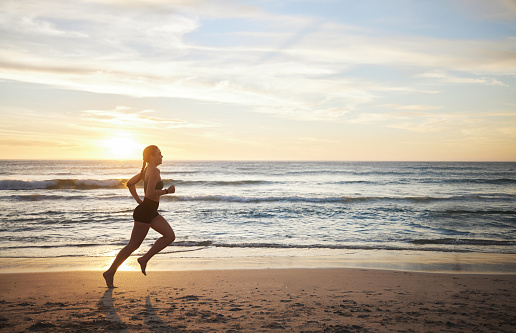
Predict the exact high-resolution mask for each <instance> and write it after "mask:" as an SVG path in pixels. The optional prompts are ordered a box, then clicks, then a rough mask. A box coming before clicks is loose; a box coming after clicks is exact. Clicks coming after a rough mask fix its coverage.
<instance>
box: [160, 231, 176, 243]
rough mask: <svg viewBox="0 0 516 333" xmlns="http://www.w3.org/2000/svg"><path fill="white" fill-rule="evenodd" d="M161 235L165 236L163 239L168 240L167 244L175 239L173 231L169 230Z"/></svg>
mask: <svg viewBox="0 0 516 333" xmlns="http://www.w3.org/2000/svg"><path fill="white" fill-rule="evenodd" d="M163 237H165V240H166V241H167V242H168V244H169V245H170V244H172V243H173V242H174V241H175V240H176V234H175V233H174V231H171V232H170V233H168V234H167V235H164V236H163Z"/></svg>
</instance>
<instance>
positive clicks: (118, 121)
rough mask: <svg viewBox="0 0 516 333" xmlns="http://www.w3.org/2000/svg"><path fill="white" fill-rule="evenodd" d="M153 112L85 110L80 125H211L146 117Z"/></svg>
mask: <svg viewBox="0 0 516 333" xmlns="http://www.w3.org/2000/svg"><path fill="white" fill-rule="evenodd" d="M149 113H155V111H154V110H143V111H134V110H131V108H128V107H124V106H117V107H116V108H115V109H114V110H85V111H82V112H81V113H80V121H81V123H89V124H101V125H104V126H108V127H110V128H119V129H133V128H146V129H152V128H156V129H157V128H180V127H190V128H193V127H211V126H214V125H213V124H207V123H204V124H201V123H190V122H187V121H185V120H179V119H170V118H160V117H152V116H148V115H147V114H149Z"/></svg>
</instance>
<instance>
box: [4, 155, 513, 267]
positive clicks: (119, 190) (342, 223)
mask: <svg viewBox="0 0 516 333" xmlns="http://www.w3.org/2000/svg"><path fill="white" fill-rule="evenodd" d="M140 168H141V162H140V161H15V160H3V161H0V261H1V260H4V261H8V260H10V262H11V263H12V262H21V261H20V260H25V261H27V260H32V259H34V260H35V259H45V260H47V259H53V258H74V259H77V258H81V259H84V260H87V259H89V258H91V259H94V258H97V259H98V258H104V259H105V260H108V261H109V260H112V259H113V257H114V255H115V254H116V253H117V252H118V251H119V250H120V249H121V248H122V247H123V246H124V245H125V244H126V243H127V241H128V239H129V237H130V234H131V229H132V224H133V221H132V210H133V209H134V207H135V206H136V202H135V201H134V199H133V198H132V197H131V195H130V193H129V191H128V190H127V188H126V187H125V186H124V183H125V182H126V181H127V179H129V178H130V177H132V176H133V175H134V174H136V173H137V172H139V170H140ZM160 170H161V177H162V179H163V181H164V183H165V185H166V186H168V185H171V184H174V185H175V186H176V193H175V194H173V195H168V196H163V197H162V198H161V202H160V207H159V212H160V214H161V215H163V216H164V217H165V219H167V221H169V223H170V224H171V226H172V228H173V229H174V231H175V233H176V241H175V242H174V243H173V244H172V245H171V246H170V247H168V248H166V249H165V250H164V251H163V252H162V253H160V254H158V255H157V256H156V258H161V261H164V260H165V259H166V263H165V264H164V265H165V266H166V267H167V268H168V269H170V270H174V260H177V262H188V261H194V260H197V261H198V262H199V260H200V261H201V262H202V261H203V260H205V261H210V262H215V263H216V262H217V261H219V262H221V263H222V262H229V261H234V260H239V261H242V260H243V261H245V260H259V259H260V258H267V260H266V262H267V263H268V264H271V265H269V266H273V267H275V266H274V263H275V262H283V263H285V260H286V259H287V260H288V261H289V262H292V261H295V260H296V259H301V258H307V257H312V259H313V261H314V262H318V261H320V262H322V261H324V262H325V264H324V265H323V266H325V267H329V266H337V267H340V266H346V263H348V264H349V263H350V262H351V261H352V262H355V264H356V261H358V262H363V263H365V262H367V261H368V260H367V258H369V257H376V258H378V253H382V255H384V258H388V259H385V260H377V265H376V266H374V265H372V267H379V268H382V267H384V266H385V265H387V266H388V264H389V263H388V262H383V261H395V260H396V258H402V257H404V256H407V255H414V254H417V255H418V256H422V257H425V258H428V257H434V258H448V259H449V258H463V259H460V260H461V262H462V263H463V264H464V262H465V259H464V258H481V257H482V258H484V257H485V258H486V259H485V260H484V261H485V265H484V266H483V268H482V269H480V270H481V271H484V270H487V271H489V270H490V268H489V265H488V264H489V261H490V260H491V259H488V258H493V257H492V256H493V255H494V256H502V257H497V258H505V259H503V260H502V261H503V263H502V264H497V266H496V267H497V268H496V269H495V271H502V272H509V273H516V264H515V261H514V258H515V256H514V255H515V254H516V205H515V203H516V163H494V162H493V163H487V162H482V163H473V162H457V163H454V162H294V161H293V162H267V161H258V162H250V161H238V162H234V161H227V162H223V161H166V160H165V161H164V164H163V165H161V166H160ZM140 185H141V184H140ZM138 191H139V193H140V195H142V196H143V188H142V187H139V188H138ZM158 237H159V235H158V234H157V233H155V232H149V235H148V236H147V239H146V240H145V241H144V243H143V244H142V246H141V247H140V249H138V250H137V252H135V253H134V255H139V254H140V255H141V253H144V252H145V251H146V250H147V249H148V248H149V247H150V246H151V245H152V243H153V242H154V241H155V240H156V239H157V238H158ZM385 256H387V257H385ZM360 258H361V259H360ZM448 259H446V260H447V261H449V260H448ZM457 260H459V259H457ZM468 260H470V259H468ZM416 261H417V260H416ZM437 261H438V260H437ZM452 261H453V260H452ZM470 261H471V260H470ZM382 262H383V264H384V266H382V265H381V263H382ZM448 263H449V264H450V265H451V266H450V267H457V263H456V262H455V263H454V262H448ZM378 264H379V265H378ZM390 264H392V262H391V263H390ZM278 265H279V264H278ZM293 265H295V264H293ZM312 265H316V264H312ZM280 266H281V265H280ZM366 266H367V265H366ZM466 266H467V265H462V268H459V270H461V269H464V270H466V271H467V270H468V269H467V268H464V267H466ZM486 267H487V268H486ZM398 268H399V267H398ZM473 271H474V269H473Z"/></svg>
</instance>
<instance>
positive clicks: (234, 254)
mask: <svg viewBox="0 0 516 333" xmlns="http://www.w3.org/2000/svg"><path fill="white" fill-rule="evenodd" d="M205 251H206V252H203V255H202V256H199V255H198V254H197V253H196V252H195V251H192V252H186V253H185V252H175V253H160V254H158V255H157V256H155V257H154V258H153V259H152V260H151V261H150V262H149V265H148V270H149V271H197V270H201V271H203V270H206V271H210V270H239V269H270V268H272V269H304V268H306V269H333V268H358V269H376V270H391V271H407V272H429V273H457V274H507V275H514V274H516V258H515V256H514V255H513V254H496V253H450V252H426V251H404V252H400V251H383V250H361V251H360V250H358V251H357V250H353V251H348V250H333V251H332V252H331V254H330V252H327V251H317V250H313V249H312V250H309V251H308V250H305V251H303V250H296V251H295V252H293V251H292V250H288V249H285V250H276V251H274V252H273V253H272V252H269V253H263V252H261V251H257V250H245V251H242V250H238V251H231V250H228V249H223V251H220V249H212V250H205ZM116 252H117V250H115V251H114V253H116ZM138 256H139V254H138V253H135V254H133V255H132V256H131V257H129V258H128V260H126V262H125V263H124V264H123V265H122V266H121V267H120V269H119V270H120V271H137V272H139V271H140V267H139V265H138V263H137V262H136V258H137V257H138ZM113 259H114V255H113V256H109V257H108V256H103V257H46V258H0V267H1V268H0V274H2V273H33V272H58V271H61V272H66V271H103V270H105V269H107V268H108V267H109V265H110V264H111V262H112V261H113Z"/></svg>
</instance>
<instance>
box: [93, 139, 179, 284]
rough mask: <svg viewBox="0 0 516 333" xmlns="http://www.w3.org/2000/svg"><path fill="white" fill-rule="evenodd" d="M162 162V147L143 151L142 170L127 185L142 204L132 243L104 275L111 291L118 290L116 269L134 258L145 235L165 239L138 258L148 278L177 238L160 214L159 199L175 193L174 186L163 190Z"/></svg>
mask: <svg viewBox="0 0 516 333" xmlns="http://www.w3.org/2000/svg"><path fill="white" fill-rule="evenodd" d="M162 162H163V156H162V155H161V151H160V150H159V148H158V147H156V146H148V147H147V148H145V149H144V150H143V166H142V171H141V172H140V173H138V174H137V175H135V176H134V177H133V178H131V179H130V180H129V181H128V182H127V187H128V188H129V192H131V195H132V196H133V198H134V199H135V200H136V202H138V206H137V207H136V208H135V209H134V212H133V218H134V226H133V231H132V233H131V239H130V240H129V244H127V245H126V246H125V247H124V248H123V249H122V250H120V252H119V253H118V255H117V256H116V258H115V260H114V261H113V263H112V264H111V267H109V269H108V270H107V271H105V272H104V274H103V275H104V279H105V280H106V284H107V286H108V288H115V286H114V285H113V279H114V276H115V273H116V270H117V269H118V267H120V265H121V264H122V263H123V262H124V261H125V260H126V259H127V258H128V257H129V256H130V255H131V253H133V252H134V251H136V249H138V248H139V247H140V245H141V244H142V242H143V240H144V239H145V236H147V233H148V232H149V228H152V229H154V230H156V231H157V232H159V233H160V234H161V235H162V237H160V238H159V239H158V240H156V242H155V243H154V245H153V246H152V247H151V248H150V249H149V251H148V252H147V253H145V254H144V255H143V256H142V257H140V258H138V263H139V264H140V268H141V270H142V273H143V275H147V274H146V272H145V268H146V267H147V262H148V261H149V260H150V259H151V258H152V257H153V256H154V255H155V254H156V253H158V252H159V251H161V250H163V249H164V248H166V247H167V246H168V245H170V244H171V243H172V242H173V241H174V239H175V238H176V236H175V234H174V230H172V228H171V227H170V224H168V222H167V221H166V220H165V219H164V218H163V216H161V215H159V213H158V206H159V197H160V196H162V195H165V194H169V193H174V192H175V187H174V185H171V186H170V187H169V188H167V189H164V190H163V189H162V188H163V181H162V180H161V176H160V171H159V169H158V165H160V164H161V163H162ZM142 179H143V184H144V191H145V197H144V199H143V201H142V199H141V198H140V196H139V195H138V193H137V192H136V184H137V183H138V182H140V181H141V180H142Z"/></svg>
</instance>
